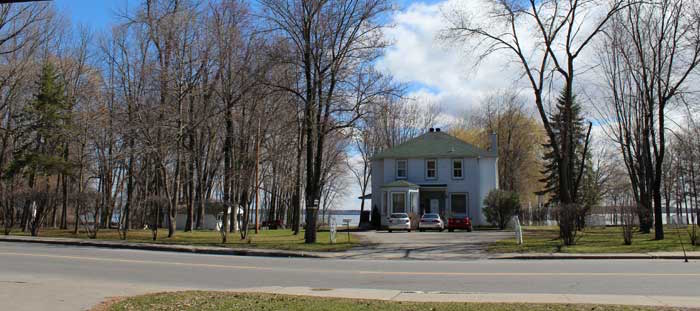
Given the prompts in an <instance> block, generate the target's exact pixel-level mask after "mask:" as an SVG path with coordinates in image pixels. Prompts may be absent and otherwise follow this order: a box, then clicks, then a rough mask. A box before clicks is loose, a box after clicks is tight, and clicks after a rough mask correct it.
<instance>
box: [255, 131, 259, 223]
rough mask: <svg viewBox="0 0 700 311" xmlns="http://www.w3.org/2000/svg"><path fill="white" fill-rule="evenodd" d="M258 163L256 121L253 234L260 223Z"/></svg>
mask: <svg viewBox="0 0 700 311" xmlns="http://www.w3.org/2000/svg"><path fill="white" fill-rule="evenodd" d="M259 163H260V119H258V130H257V134H256V135H255V187H254V188H255V234H258V231H260V221H259V218H258V217H259V216H258V215H259V213H260V211H259V209H258V204H259V203H260V189H258V169H259Z"/></svg>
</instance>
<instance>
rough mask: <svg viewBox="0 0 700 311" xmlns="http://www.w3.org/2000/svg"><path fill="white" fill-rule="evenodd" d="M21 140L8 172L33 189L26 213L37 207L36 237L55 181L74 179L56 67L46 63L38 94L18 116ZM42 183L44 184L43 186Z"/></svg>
mask: <svg viewBox="0 0 700 311" xmlns="http://www.w3.org/2000/svg"><path fill="white" fill-rule="evenodd" d="M16 118H17V120H18V124H19V126H18V128H17V129H18V130H17V139H18V141H19V142H20V144H19V148H17V149H16V151H15V154H14V159H13V161H12V162H11V163H10V165H9V166H8V169H7V170H6V171H5V172H4V176H5V177H6V178H13V177H16V176H20V175H21V176H23V177H24V178H26V180H27V186H28V188H29V189H30V193H29V197H28V198H27V200H26V201H25V211H27V209H28V208H29V206H30V205H32V204H34V205H35V206H36V212H35V215H34V216H33V218H31V219H30V218H27V220H26V223H25V224H24V225H25V228H26V227H27V226H29V228H30V230H31V234H32V235H33V236H36V235H38V232H39V228H40V227H41V226H42V224H43V221H44V218H45V216H46V214H47V213H48V205H49V201H50V197H51V195H53V194H55V193H56V192H55V190H51V189H50V187H51V184H52V183H51V177H52V176H58V175H59V174H63V175H70V163H69V162H68V161H67V160H66V159H64V157H63V149H64V148H66V147H65V146H67V145H66V144H64V142H65V139H66V138H67V129H68V124H69V120H70V111H69V107H68V105H67V104H66V101H65V99H64V90H63V86H62V85H61V84H60V82H59V77H58V74H57V73H56V70H55V69H54V67H53V65H51V64H50V63H46V64H45V65H44V66H43V68H42V70H41V76H40V77H39V81H38V82H37V93H36V94H35V95H34V98H33V100H32V101H31V102H29V103H28V104H27V105H26V106H25V107H24V109H22V111H21V112H20V113H19V114H18V115H17V116H16ZM39 182H41V183H39Z"/></svg>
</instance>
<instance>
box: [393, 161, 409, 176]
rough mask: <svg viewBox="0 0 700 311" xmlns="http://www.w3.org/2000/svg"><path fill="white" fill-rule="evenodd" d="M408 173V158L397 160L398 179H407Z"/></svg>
mask: <svg viewBox="0 0 700 311" xmlns="http://www.w3.org/2000/svg"><path fill="white" fill-rule="evenodd" d="M407 173H408V165H407V163H406V160H396V179H406V176H407V175H408V174H407Z"/></svg>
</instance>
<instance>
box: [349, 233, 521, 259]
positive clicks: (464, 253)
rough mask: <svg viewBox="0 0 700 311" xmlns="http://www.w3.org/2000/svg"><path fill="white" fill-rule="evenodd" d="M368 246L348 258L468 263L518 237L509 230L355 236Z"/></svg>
mask: <svg viewBox="0 0 700 311" xmlns="http://www.w3.org/2000/svg"><path fill="white" fill-rule="evenodd" d="M356 234H357V235H358V236H359V237H360V238H362V239H364V240H365V242H367V243H369V245H368V246H363V247H359V248H355V249H352V250H350V251H348V256H347V257H346V258H357V259H418V260H465V259H466V260H469V259H472V260H473V259H484V258H486V257H487V255H488V254H487V252H486V248H487V246H488V244H489V243H491V242H495V241H498V240H502V239H507V238H515V237H514V233H513V232H507V231H495V230H486V231H473V232H463V231H456V232H447V231H444V232H433V231H428V232H415V231H414V232H392V233H389V232H387V231H368V232H359V233H356Z"/></svg>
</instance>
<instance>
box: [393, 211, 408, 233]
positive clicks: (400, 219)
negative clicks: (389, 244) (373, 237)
mask: <svg viewBox="0 0 700 311" xmlns="http://www.w3.org/2000/svg"><path fill="white" fill-rule="evenodd" d="M388 222H389V226H388V229H389V232H392V231H394V230H406V231H408V232H411V218H409V217H408V214H406V213H392V214H391V215H389V218H388Z"/></svg>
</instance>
